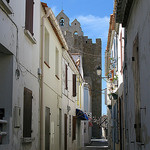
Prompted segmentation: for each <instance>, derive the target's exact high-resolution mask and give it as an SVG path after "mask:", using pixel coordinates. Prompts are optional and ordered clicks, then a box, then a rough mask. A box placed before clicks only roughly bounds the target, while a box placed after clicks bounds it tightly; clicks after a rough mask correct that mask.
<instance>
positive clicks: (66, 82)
mask: <svg viewBox="0 0 150 150" xmlns="http://www.w3.org/2000/svg"><path fill="white" fill-rule="evenodd" d="M65 71H66V76H65V86H66V87H65V88H66V90H67V89H68V66H67V65H66V69H65Z"/></svg>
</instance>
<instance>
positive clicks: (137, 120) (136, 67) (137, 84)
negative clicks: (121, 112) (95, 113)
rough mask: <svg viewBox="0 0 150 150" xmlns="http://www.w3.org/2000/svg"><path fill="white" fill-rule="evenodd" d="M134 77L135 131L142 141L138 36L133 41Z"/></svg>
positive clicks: (137, 139)
mask: <svg viewBox="0 0 150 150" xmlns="http://www.w3.org/2000/svg"><path fill="white" fill-rule="evenodd" d="M132 61H133V77H134V105H135V124H134V128H135V133H136V141H137V142H141V111H140V101H141V100H140V72H139V70H140V69H139V46H138V36H137V37H136V38H135V41H134V43H133V57H132Z"/></svg>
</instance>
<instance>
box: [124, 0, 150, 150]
mask: <svg viewBox="0 0 150 150" xmlns="http://www.w3.org/2000/svg"><path fill="white" fill-rule="evenodd" d="M149 7H150V1H149V0H145V1H140V0H137V1H136V3H134V5H133V7H132V10H131V13H130V16H129V19H128V25H127V46H126V51H127V53H126V56H127V62H126V63H127V72H126V73H127V77H128V78H126V80H127V88H126V89H125V93H126V94H127V115H128V116H127V128H128V136H127V138H128V146H129V149H135V150H137V149H143V150H149V147H150V140H149V136H150V128H149V117H150V109H149V106H150V101H149V88H148V87H149V86H150V80H149V77H150V70H149V66H150V59H149V58H150V51H149V47H150V30H149V25H150V15H149V14H150V9H149ZM137 34H138V37H139V72H140V100H141V102H140V103H141V104H140V108H145V109H141V128H142V143H143V144H144V146H142V145H141V144H140V143H137V142H136V135H135V129H134V124H135V104H134V79H133V67H132V57H133V42H134V40H135V37H136V36H137ZM131 141H134V144H132V143H131ZM133 145H134V146H133Z"/></svg>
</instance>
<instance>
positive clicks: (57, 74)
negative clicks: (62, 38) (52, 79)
mask: <svg viewBox="0 0 150 150" xmlns="http://www.w3.org/2000/svg"><path fill="white" fill-rule="evenodd" d="M55 76H56V77H57V78H58V79H59V51H58V49H57V48H56V57H55Z"/></svg>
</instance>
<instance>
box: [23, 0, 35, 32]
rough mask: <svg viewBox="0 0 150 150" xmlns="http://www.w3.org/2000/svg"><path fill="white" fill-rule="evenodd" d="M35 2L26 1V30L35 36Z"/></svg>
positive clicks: (31, 0)
mask: <svg viewBox="0 0 150 150" xmlns="http://www.w3.org/2000/svg"><path fill="white" fill-rule="evenodd" d="M33 4H34V2H33V0H26V20H25V29H26V30H29V31H30V33H31V34H32V35H33Z"/></svg>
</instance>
